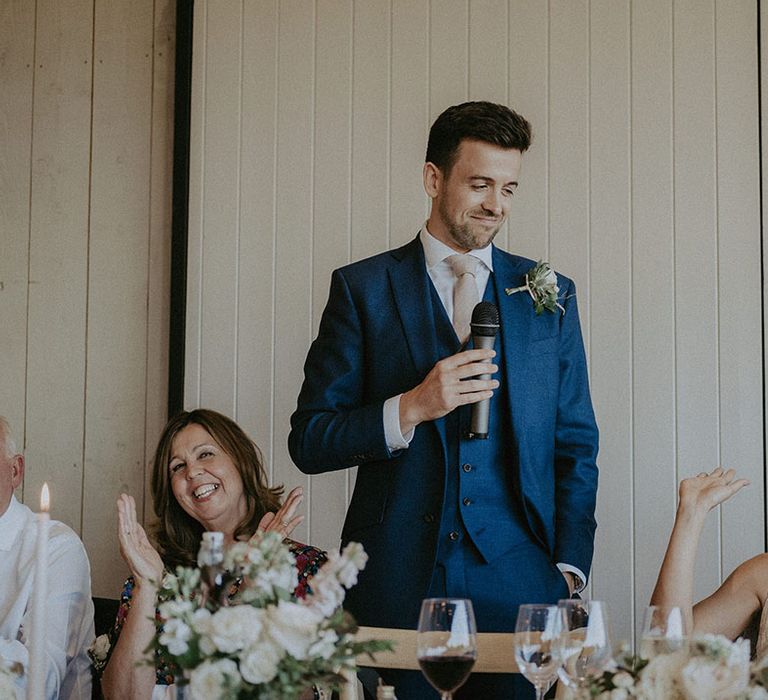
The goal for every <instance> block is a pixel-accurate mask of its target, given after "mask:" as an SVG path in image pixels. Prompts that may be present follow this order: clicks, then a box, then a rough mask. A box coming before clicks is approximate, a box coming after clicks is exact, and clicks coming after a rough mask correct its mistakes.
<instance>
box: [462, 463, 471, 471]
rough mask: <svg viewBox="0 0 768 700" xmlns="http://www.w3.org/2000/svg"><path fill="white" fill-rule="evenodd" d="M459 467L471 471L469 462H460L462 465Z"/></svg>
mask: <svg viewBox="0 0 768 700" xmlns="http://www.w3.org/2000/svg"><path fill="white" fill-rule="evenodd" d="M461 468H462V469H463V470H464V471H465V472H471V471H472V465H471V464H462V465H461Z"/></svg>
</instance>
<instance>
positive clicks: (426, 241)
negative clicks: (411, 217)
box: [419, 223, 493, 272]
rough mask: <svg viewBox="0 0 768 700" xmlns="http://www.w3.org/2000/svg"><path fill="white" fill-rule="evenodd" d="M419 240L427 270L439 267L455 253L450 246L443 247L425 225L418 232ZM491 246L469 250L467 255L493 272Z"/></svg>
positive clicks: (443, 244)
mask: <svg viewBox="0 0 768 700" xmlns="http://www.w3.org/2000/svg"><path fill="white" fill-rule="evenodd" d="M419 239H420V240H421V245H422V247H423V248H424V260H425V262H426V264H427V269H428V270H431V269H432V268H433V267H435V265H439V264H440V263H441V262H443V260H445V259H446V258H447V257H449V256H450V255H456V251H455V250H454V249H453V248H451V247H450V246H447V245H445V243H443V242H442V241H440V240H438V239H437V238H435V237H434V236H433V235H432V234H431V233H430V232H429V231H428V230H427V224H426V223H425V224H424V226H422V227H421V231H420V232H419ZM492 249H493V246H492V245H487V246H485V248H479V249H478V250H470V251H469V253H467V255H474V256H475V257H476V258H478V259H479V260H480V261H482V263H483V264H484V265H485V266H486V267H487V268H488V269H489V270H490V271H491V272H493V250H492Z"/></svg>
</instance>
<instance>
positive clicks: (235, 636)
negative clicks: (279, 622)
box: [206, 605, 264, 654]
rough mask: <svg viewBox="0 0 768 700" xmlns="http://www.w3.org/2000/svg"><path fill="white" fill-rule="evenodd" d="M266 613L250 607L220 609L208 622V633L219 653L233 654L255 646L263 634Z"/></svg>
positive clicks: (237, 606)
mask: <svg viewBox="0 0 768 700" xmlns="http://www.w3.org/2000/svg"><path fill="white" fill-rule="evenodd" d="M263 620H264V611H263V610H260V609H259V608H253V607H251V606H250V605H235V606H232V607H227V608H219V610H217V611H216V612H215V613H214V614H213V616H212V617H211V618H210V619H209V620H208V622H207V625H206V626H207V632H208V636H210V638H211V641H212V642H213V643H214V644H215V645H216V647H217V649H219V651H222V652H224V653H225V654H231V653H233V652H236V651H240V650H241V649H244V648H245V647H248V646H250V645H251V644H254V643H255V642H256V640H257V639H258V638H259V635H260V634H261V630H262V627H263Z"/></svg>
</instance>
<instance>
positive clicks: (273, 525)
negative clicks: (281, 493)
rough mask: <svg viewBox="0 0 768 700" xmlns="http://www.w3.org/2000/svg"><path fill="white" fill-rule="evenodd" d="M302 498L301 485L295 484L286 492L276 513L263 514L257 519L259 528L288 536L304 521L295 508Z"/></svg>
mask: <svg viewBox="0 0 768 700" xmlns="http://www.w3.org/2000/svg"><path fill="white" fill-rule="evenodd" d="M303 500H304V491H303V490H302V488H301V486H297V487H296V488H295V489H293V490H292V491H291V492H290V493H289V494H288V496H287V498H286V499H285V502H284V503H283V505H282V506H280V509H279V510H278V511H277V513H265V514H264V517H263V518H262V519H261V520H260V521H259V530H263V531H264V532H279V533H280V534H281V535H282V536H283V537H288V535H290V534H291V533H292V532H293V531H294V530H295V529H296V528H297V527H298V526H299V525H300V524H301V523H302V522H303V521H304V516H303V515H296V509H297V508H298V507H299V506H300V505H301V502H302V501H303Z"/></svg>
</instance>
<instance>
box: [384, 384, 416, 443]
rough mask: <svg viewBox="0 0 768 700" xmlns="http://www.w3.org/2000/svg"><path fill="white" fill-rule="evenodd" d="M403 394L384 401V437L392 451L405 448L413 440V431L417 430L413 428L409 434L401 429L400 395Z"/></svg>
mask: <svg viewBox="0 0 768 700" xmlns="http://www.w3.org/2000/svg"><path fill="white" fill-rule="evenodd" d="M401 396H402V394H398V395H397V396H392V397H391V398H388V399H387V400H386V401H385V402H384V439H385V440H386V441H387V447H388V448H389V451H390V452H396V451H397V450H405V449H407V448H408V445H410V444H411V440H413V433H414V431H415V430H416V429H415V428H411V429H410V430H409V431H408V434H407V435H405V436H404V435H403V433H402V432H401V430H400V397H401Z"/></svg>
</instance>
